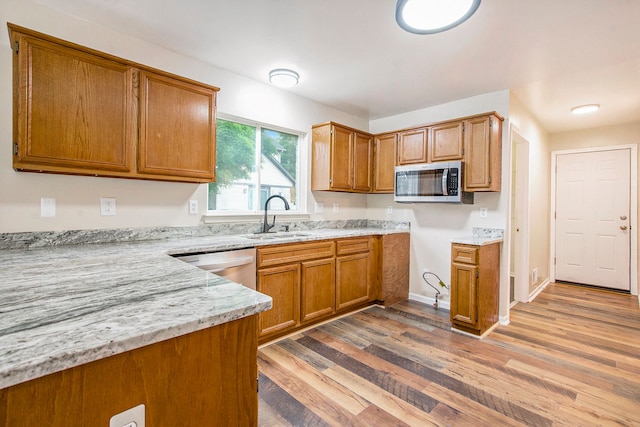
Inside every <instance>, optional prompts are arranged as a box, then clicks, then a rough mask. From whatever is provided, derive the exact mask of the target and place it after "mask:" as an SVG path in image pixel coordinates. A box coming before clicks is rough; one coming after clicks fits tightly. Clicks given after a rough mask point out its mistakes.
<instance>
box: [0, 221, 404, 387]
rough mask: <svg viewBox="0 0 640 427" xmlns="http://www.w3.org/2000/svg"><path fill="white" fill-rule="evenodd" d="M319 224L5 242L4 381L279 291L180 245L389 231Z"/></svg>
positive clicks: (226, 312) (0, 380)
mask: <svg viewBox="0 0 640 427" xmlns="http://www.w3.org/2000/svg"><path fill="white" fill-rule="evenodd" d="M398 232H408V230H395V229H379V228H356V229H316V230H311V231H306V232H292V233H290V234H285V233H279V234H278V235H277V236H274V237H272V236H269V238H264V239H256V238H255V237H256V236H253V235H236V236H230V235H211V236H204V237H193V238H190V237H180V238H170V239H164V240H150V241H140V242H123V243H104V244H103V243H96V244H81V245H67V246H51V247H45V248H38V249H8V250H7V249H4V250H2V251H0V293H1V294H2V298H1V299H0V388H5V387H9V386H11V385H14V384H18V383H21V382H25V381H28V380H31V379H34V378H38V377H41V376H44V375H47V374H50V373H53V372H57V371H61V370H64V369H68V368H71V367H74V366H78V365H81V364H84V363H88V362H91V361H94V360H98V359H101V358H104V357H108V356H111V355H114V354H118V353H122V352H125V351H129V350H132V349H135V348H139V347H142V346H145V345H149V344H154V343H157V342H160V341H163V340H166V339H170V338H174V337H176V336H180V335H183V334H187V333H190V332H194V331H197V330H201V329H205V328H208V327H211V326H215V325H219V324H222V323H226V322H229V321H233V320H236V319H239V318H242V317H245V316H250V315H254V314H257V313H260V312H262V311H265V310H268V309H270V308H271V298H270V297H269V296H266V295H263V294H261V293H259V292H256V291H253V290H251V289H249V288H246V287H244V286H242V285H239V284H236V283H234V282H231V281H229V280H227V279H224V278H221V277H219V276H216V275H214V274H212V273H209V272H206V271H203V270H200V269H197V268H196V267H193V266H191V265H188V264H186V263H184V262H182V261H179V260H177V259H175V258H173V257H172V256H170V255H177V254H185V253H194V252H217V251H223V250H232V249H241V248H250V247H257V246H262V245H269V244H276V243H277V244H284V243H292V242H300V241H310V240H322V239H333V238H342V237H354V236H364V235H380V234H390V233H398Z"/></svg>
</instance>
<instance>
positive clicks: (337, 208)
mask: <svg viewBox="0 0 640 427" xmlns="http://www.w3.org/2000/svg"><path fill="white" fill-rule="evenodd" d="M338 212H340V205H339V204H337V203H334V204H333V213H338Z"/></svg>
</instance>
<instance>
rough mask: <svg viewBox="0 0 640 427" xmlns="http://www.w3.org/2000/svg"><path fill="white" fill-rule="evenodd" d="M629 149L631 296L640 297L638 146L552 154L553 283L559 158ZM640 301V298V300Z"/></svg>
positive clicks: (551, 244)
mask: <svg viewBox="0 0 640 427" xmlns="http://www.w3.org/2000/svg"><path fill="white" fill-rule="evenodd" d="M624 149H628V150H629V151H630V153H629V155H630V156H631V159H630V160H631V165H630V166H631V169H630V177H629V178H630V180H631V182H630V184H631V185H630V193H631V194H629V217H630V218H629V220H630V221H629V224H630V226H631V228H630V230H629V244H630V246H631V247H630V248H629V287H630V291H631V295H638V146H637V145H634V144H628V145H609V146H607V145H605V146H601V147H589V148H577V149H573V150H560V151H552V152H551V212H549V214H550V225H551V227H550V229H551V236H550V241H549V243H550V246H551V247H550V248H549V249H550V250H549V255H550V259H549V265H550V269H549V279H550V280H551V281H552V282H555V281H556V263H555V262H554V260H555V258H556V244H555V242H556V221H555V215H554V213H555V211H556V168H557V158H558V156H559V155H563V154H580V153H592V152H599V151H612V150H624ZM638 299H639V300H640V296H639V298H638Z"/></svg>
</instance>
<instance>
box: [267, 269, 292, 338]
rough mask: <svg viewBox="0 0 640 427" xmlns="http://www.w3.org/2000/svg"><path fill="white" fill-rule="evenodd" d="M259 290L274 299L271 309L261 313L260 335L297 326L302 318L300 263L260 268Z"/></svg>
mask: <svg viewBox="0 0 640 427" xmlns="http://www.w3.org/2000/svg"><path fill="white" fill-rule="evenodd" d="M256 289H257V290H258V292H262V293H263V294H266V295H269V296H270V297H271V298H272V299H273V306H272V308H271V310H267V311H264V312H262V313H260V315H259V321H258V325H259V326H258V327H259V329H258V330H259V332H258V333H259V336H264V335H269V334H273V333H276V332H279V331H282V330H284V329H288V328H293V327H296V326H297V325H298V324H299V319H300V264H293V265H283V266H280V267H273V268H267V269H264V270H258V283H257V286H256Z"/></svg>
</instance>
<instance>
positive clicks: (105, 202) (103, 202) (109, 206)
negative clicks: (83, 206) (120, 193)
mask: <svg viewBox="0 0 640 427" xmlns="http://www.w3.org/2000/svg"><path fill="white" fill-rule="evenodd" d="M115 214H116V199H115V198H114V197H100V215H102V216H112V215H115Z"/></svg>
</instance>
